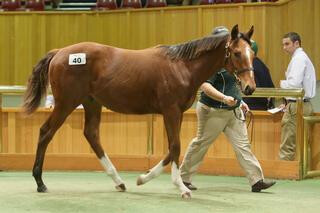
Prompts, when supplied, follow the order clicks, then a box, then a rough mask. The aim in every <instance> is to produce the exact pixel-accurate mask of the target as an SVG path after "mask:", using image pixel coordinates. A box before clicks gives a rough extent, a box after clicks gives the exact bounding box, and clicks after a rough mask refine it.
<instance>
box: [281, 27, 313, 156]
mask: <svg viewBox="0 0 320 213" xmlns="http://www.w3.org/2000/svg"><path fill="white" fill-rule="evenodd" d="M282 45H283V50H284V51H285V52H287V53H288V54H289V55H291V61H290V63H289V65H288V68H287V71H286V80H282V81H280V87H281V88H283V89H297V88H303V89H304V92H305V94H304V97H303V114H304V115H305V116H308V115H311V114H312V113H313V108H312V105H311V103H310V99H311V98H313V97H314V96H315V94H316V74H315V70H314V66H313V64H312V62H311V60H310V59H309V57H308V56H307V54H306V53H305V52H304V51H303V49H302V48H301V38H300V36H299V34H298V33H295V32H290V33H287V34H286V35H284V36H283V39H282ZM286 102H287V105H286V108H285V113H284V115H283V117H282V121H281V144H280V153H279V157H280V159H281V160H294V159H295V151H296V99H294V98H287V99H286Z"/></svg>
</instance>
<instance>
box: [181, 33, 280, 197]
mask: <svg viewBox="0 0 320 213" xmlns="http://www.w3.org/2000/svg"><path fill="white" fill-rule="evenodd" d="M219 33H229V31H228V29H227V28H225V27H217V28H215V29H214V31H213V34H219ZM200 89H201V90H202V92H201V98H200V100H199V101H198V103H197V108H196V112H197V118H198V132H197V136H196V137H195V138H194V139H193V140H192V141H191V143H190V144H189V146H188V149H187V152H186V154H185V156H184V159H183V161H182V164H181V167H180V172H181V177H182V180H183V183H184V184H185V186H186V187H188V188H189V189H190V190H196V189H197V187H195V186H194V185H193V184H192V183H191V182H192V176H193V175H194V174H195V173H196V171H197V169H198V167H199V166H200V164H201V162H202V161H203V158H204V156H205V154H206V153H207V151H208V149H209V147H210V145H211V144H212V143H213V142H214V141H215V139H216V138H217V137H218V136H219V134H220V133H221V132H223V133H225V135H226V136H227V138H228V139H229V141H230V143H231V145H232V147H233V149H234V151H235V153H236V156H237V159H238V161H239V163H240V165H241V167H242V168H243V169H244V170H245V172H246V176H247V178H248V180H249V183H250V185H251V191H252V192H260V191H261V190H264V189H267V188H269V187H271V186H272V185H274V184H275V181H267V180H265V179H264V176H263V172H262V169H261V166H260V163H259V161H258V160H257V158H256V157H255V156H254V154H253V153H252V152H251V148H250V142H249V139H248V133H247V128H246V122H245V119H244V113H245V112H247V111H249V108H248V105H247V104H245V103H244V102H243V101H242V98H241V94H240V91H239V89H238V87H237V82H236V78H235V76H234V75H231V74H230V73H229V72H228V71H226V70H225V69H221V70H220V71H219V72H217V73H216V74H215V75H213V76H212V77H211V78H210V79H208V80H207V81H206V82H205V83H203V84H202V85H201V88H200Z"/></svg>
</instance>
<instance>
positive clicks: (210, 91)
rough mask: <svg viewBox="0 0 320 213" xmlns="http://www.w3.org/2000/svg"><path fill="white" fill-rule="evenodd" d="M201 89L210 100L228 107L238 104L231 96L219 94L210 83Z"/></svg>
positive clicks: (203, 85) (204, 84)
mask: <svg viewBox="0 0 320 213" xmlns="http://www.w3.org/2000/svg"><path fill="white" fill-rule="evenodd" d="M200 89H201V90H202V91H203V92H204V93H205V94H206V95H207V96H209V97H210V98H212V99H214V100H216V101H220V102H222V103H224V104H227V105H228V106H234V105H235V104H236V103H237V100H236V99H234V98H233V97H231V96H227V95H224V94H223V93H222V92H219V91H218V90H217V89H216V88H214V87H213V86H212V85H211V84H210V83H207V82H205V83H203V84H202V85H201V87H200Z"/></svg>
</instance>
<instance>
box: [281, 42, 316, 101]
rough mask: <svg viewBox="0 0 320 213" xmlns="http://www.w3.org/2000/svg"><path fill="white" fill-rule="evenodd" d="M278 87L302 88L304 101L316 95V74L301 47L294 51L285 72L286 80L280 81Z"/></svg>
mask: <svg viewBox="0 0 320 213" xmlns="http://www.w3.org/2000/svg"><path fill="white" fill-rule="evenodd" d="M280 87H281V88H283V89H298V88H303V89H304V92H305V94H304V99H311V98H313V97H314V96H315V95H316V72H315V70H314V66H313V64H312V62H311V60H310V59H309V57H308V56H307V54H306V53H305V52H304V51H303V49H302V48H301V47H300V48H297V49H296V50H295V51H294V53H293V55H292V58H291V61H290V63H289V65H288V68H287V71H286V80H282V81H280ZM290 99H291V98H290Z"/></svg>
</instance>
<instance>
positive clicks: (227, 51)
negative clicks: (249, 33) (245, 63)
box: [225, 41, 253, 76]
mask: <svg viewBox="0 0 320 213" xmlns="http://www.w3.org/2000/svg"><path fill="white" fill-rule="evenodd" d="M225 50H226V54H225V64H226V63H227V61H228V59H229V60H230V63H231V65H232V67H233V68H234V69H235V66H234V64H233V61H232V58H231V53H230V41H228V42H227V43H226V46H225ZM249 71H253V67H248V68H243V69H240V70H237V69H235V71H234V74H235V75H236V76H237V75H239V74H241V73H244V72H249Z"/></svg>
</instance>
